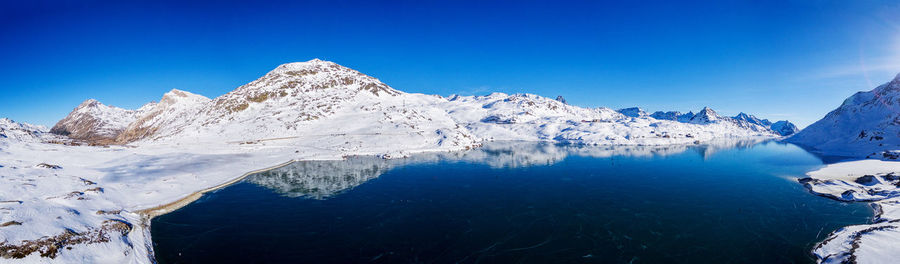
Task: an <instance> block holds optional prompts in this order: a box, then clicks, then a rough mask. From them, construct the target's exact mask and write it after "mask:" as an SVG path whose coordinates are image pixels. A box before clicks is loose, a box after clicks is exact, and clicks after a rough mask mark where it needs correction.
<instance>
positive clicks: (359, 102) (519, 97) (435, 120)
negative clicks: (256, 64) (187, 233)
mask: <svg viewBox="0 0 900 264" xmlns="http://www.w3.org/2000/svg"><path fill="white" fill-rule="evenodd" d="M620 111H621V112H625V113H626V114H627V115H626V114H622V113H620V112H617V111H614V110H612V109H609V108H603V107H601V108H583V107H578V106H572V105H568V104H566V103H565V99H562V98H561V97H558V98H557V99H550V98H546V97H542V96H537V95H532V94H513V95H507V94H502V93H493V94H490V95H486V96H451V97H449V98H443V97H440V96H434V95H424V94H413V93H404V92H401V91H398V90H395V89H393V88H391V87H390V86H388V85H386V84H384V83H382V82H381V81H379V80H378V79H375V78H373V77H371V76H368V75H365V74H362V73H360V72H358V71H355V70H352V69H349V68H346V67H343V66H340V65H338V64H336V63H333V62H328V61H322V60H318V59H315V60H311V61H307V62H298V63H288V64H284V65H280V66H278V67H277V68H275V69H274V70H272V71H270V72H269V73H267V74H266V75H264V76H263V77H261V78H259V79H257V80H255V81H253V82H250V83H248V84H246V85H243V86H241V87H238V88H237V89H235V90H234V91H231V92H229V93H227V94H225V95H222V96H219V97H217V98H214V99H208V98H206V97H203V96H201V95H196V94H191V93H189V92H185V91H179V90H172V91H170V92H168V93H166V94H165V95H164V96H163V98H162V99H161V100H160V102H159V103H149V104H147V105H145V106H144V107H141V108H140V109H138V110H125V109H121V108H116V107H111V106H106V105H103V104H100V103H99V102H97V101H94V100H88V101H86V102H85V103H83V104H82V105H80V106H79V107H77V108H76V109H75V110H74V111H73V112H72V113H71V114H69V116H67V117H66V118H65V119H63V120H61V121H60V122H59V123H58V124H57V125H56V126H55V127H54V129H53V130H52V131H53V132H54V133H58V134H63V135H69V136H70V137H73V138H76V139H82V140H88V141H92V142H95V143H101V144H110V143H115V144H149V143H150V142H168V143H179V144H180V143H191V144H196V143H233V142H250V143H252V142H259V141H267V140H289V141H290V140H293V141H296V142H299V141H303V142H309V141H310V140H313V141H314V143H315V144H317V145H321V147H325V148H332V149H341V150H359V149H367V148H368V147H370V146H369V145H372V144H376V145H378V144H380V145H384V144H401V143H402V144H406V145H409V146H414V147H411V148H413V149H430V148H433V147H434V146H443V147H447V148H467V147H471V146H474V145H477V144H478V142H480V141H483V140H537V141H559V142H574V143H587V144H612V145H617V144H650V145H659V144H677V143H693V142H696V141H705V140H710V139H714V138H722V137H724V138H737V137H754V136H762V137H774V136H777V135H776V134H775V133H774V132H773V131H771V130H769V129H768V128H766V127H762V126H758V125H755V124H752V123H749V122H747V121H740V122H739V121H737V120H734V119H732V118H729V117H721V116H719V115H718V114H716V113H715V111H713V110H712V109H709V108H704V109H703V110H702V111H700V112H699V113H697V114H693V113H687V114H683V115H682V114H680V113H677V112H669V113H663V114H665V115H667V117H666V118H659V119H657V118H654V117H651V115H647V113H646V112H644V111H643V110H641V109H639V108H631V109H623V110H620ZM659 113H660V112H658V113H655V114H654V115H655V116H659V117H662V116H661V114H659ZM668 116H671V117H668ZM721 120H724V121H728V122H721ZM742 122H743V123H742ZM392 142H393V143H392Z"/></svg>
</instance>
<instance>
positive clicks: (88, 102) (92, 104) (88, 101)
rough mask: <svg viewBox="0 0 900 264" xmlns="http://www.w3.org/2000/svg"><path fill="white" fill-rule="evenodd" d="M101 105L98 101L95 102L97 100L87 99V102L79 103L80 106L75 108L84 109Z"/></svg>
mask: <svg viewBox="0 0 900 264" xmlns="http://www.w3.org/2000/svg"><path fill="white" fill-rule="evenodd" d="M102 104H103V103H100V101H97V99H87V100H84V102H81V104H79V105H78V107H76V108H85V107H91V106H97V105H102Z"/></svg>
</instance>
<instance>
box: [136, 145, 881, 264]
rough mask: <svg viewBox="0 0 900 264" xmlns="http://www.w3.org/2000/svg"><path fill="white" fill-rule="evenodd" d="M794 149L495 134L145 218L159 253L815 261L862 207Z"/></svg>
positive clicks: (241, 257) (256, 179) (330, 169)
mask: <svg viewBox="0 0 900 264" xmlns="http://www.w3.org/2000/svg"><path fill="white" fill-rule="evenodd" d="M821 164H822V161H821V160H820V159H819V158H817V157H815V156H813V155H811V154H808V153H807V152H805V151H804V150H802V149H800V148H798V147H795V146H793V145H785V144H778V143H763V144H757V145H752V144H746V143H742V144H737V145H735V144H725V145H722V146H716V147H704V146H700V147H670V148H642V147H632V148H623V147H617V148H609V147H573V146H555V145H550V144H536V143H510V142H506V143H494V144H489V145H487V146H485V147H484V148H481V149H477V150H473V151H468V152H463V153H439V154H424V155H417V156H414V157H412V158H410V159H402V160H381V159H375V158H353V159H350V160H347V161H336V162H323V161H311V162H298V163H294V164H292V165H291V166H288V167H285V168H281V169H278V170H275V171H270V172H266V173H261V174H257V175H254V176H251V177H249V178H248V179H247V180H245V181H243V182H241V183H238V184H235V185H233V186H230V187H228V188H225V189H222V190H220V191H217V192H214V193H212V194H210V195H207V196H205V197H204V198H202V199H201V200H200V201H198V202H195V203H193V204H190V205H188V206H186V207H184V208H182V209H180V210H177V211H175V212H172V213H170V214H167V215H163V216H160V217H157V218H155V219H154V220H153V222H152V236H153V241H154V246H155V252H156V253H155V254H156V258H157V260H158V261H159V262H161V263H358V262H375V263H409V262H424V263H456V262H462V263H476V262H485V263H497V262H501V263H509V262H525V263H567V262H600V263H751V262H752V263H810V262H812V259H811V258H810V256H809V255H808V254H809V253H808V252H809V250H810V248H811V247H812V246H813V245H814V243H815V242H817V241H819V240H821V239H823V238H824V236H825V235H826V234H828V233H829V232H831V231H833V230H835V229H837V228H839V227H841V226H845V225H850V224H860V223H865V222H867V221H868V220H869V218H870V217H871V215H872V212H871V210H870V209H869V208H868V207H866V206H865V205H862V204H845V203H840V202H836V201H833V200H830V199H825V198H821V197H818V196H814V195H812V194H810V193H808V192H807V191H806V190H805V189H804V188H803V187H802V186H801V185H800V184H798V183H797V182H796V178H797V177H801V176H802V175H803V174H804V173H805V172H806V171H808V170H811V169H814V168H816V167H818V166H821Z"/></svg>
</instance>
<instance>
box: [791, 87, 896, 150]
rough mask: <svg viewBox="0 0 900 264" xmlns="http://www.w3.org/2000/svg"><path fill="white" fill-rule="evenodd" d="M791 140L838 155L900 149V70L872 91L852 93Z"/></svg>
mask: <svg viewBox="0 0 900 264" xmlns="http://www.w3.org/2000/svg"><path fill="white" fill-rule="evenodd" d="M788 140H789V141H790V142H794V143H797V144H800V145H804V146H807V147H810V148H812V149H813V150H814V151H819V152H824V153H828V154H835V155H848V156H867V155H872V154H875V155H876V156H878V155H881V154H882V153H884V152H885V151H888V152H890V151H891V150H897V149H900V74H898V75H897V77H895V78H894V79H893V80H892V81H890V82H888V83H886V84H883V85H881V86H878V87H877V88H875V89H873V90H871V91H868V92H858V93H856V94H854V95H853V96H850V98H847V99H846V100H844V102H843V104H841V106H839V107H838V108H837V109H834V110H833V111H831V112H829V113H828V114H827V115H825V117H824V118H822V119H821V120H819V121H817V122H815V123H813V124H812V125H809V126H808V127H806V128H805V129H803V130H802V131H800V132H798V133H797V134H796V135H794V136H793V137H791V138H789V139H788Z"/></svg>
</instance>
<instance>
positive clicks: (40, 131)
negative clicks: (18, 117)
mask: <svg viewBox="0 0 900 264" xmlns="http://www.w3.org/2000/svg"><path fill="white" fill-rule="evenodd" d="M48 131H49V130H48V129H47V127H45V126H38V125H32V124H28V123H19V122H16V121H13V120H12V119H9V118H0V141H4V140H13V141H23V142H40V141H43V140H47V139H48V136H49V135H47V132H48Z"/></svg>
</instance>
